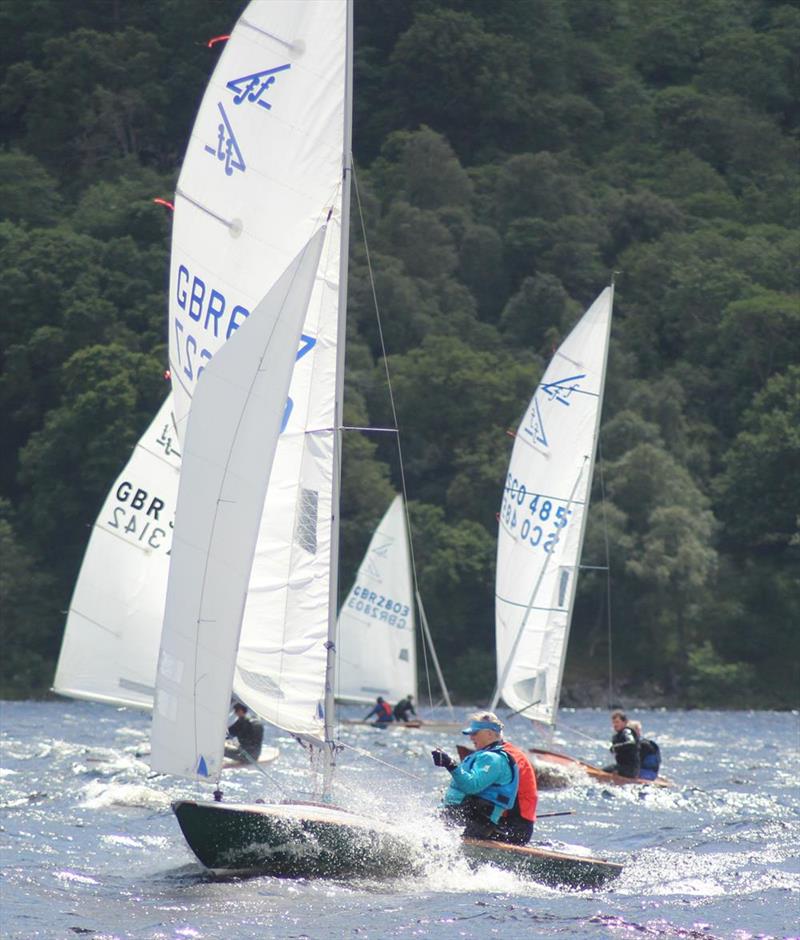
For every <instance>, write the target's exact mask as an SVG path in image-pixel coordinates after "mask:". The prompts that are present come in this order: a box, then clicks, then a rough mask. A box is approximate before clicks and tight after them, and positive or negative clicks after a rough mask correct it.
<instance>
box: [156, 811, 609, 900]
mask: <svg viewBox="0 0 800 940" xmlns="http://www.w3.org/2000/svg"><path fill="white" fill-rule="evenodd" d="M172 808H173V810H174V812H175V815H176V816H177V818H178V822H179V823H180V827H181V829H182V830H183V834H184V836H185V838H186V841H187V842H188V843H189V847H190V848H191V849H192V851H193V852H194V854H195V855H196V856H197V857H198V858H199V859H200V861H201V862H202V863H203V865H205V866H206V868H211V869H213V870H215V871H250V872H259V873H262V874H267V875H276V876H278V877H283V878H309V877H312V878H313V877H320V876H322V877H348V876H351V875H370V876H374V875H375V874H376V873H379V874H391V873H392V872H394V871H402V872H404V873H409V872H411V871H413V870H415V868H416V867H417V866H419V867H421V866H422V859H421V858H420V857H419V852H418V847H416V848H415V847H414V846H412V845H411V844H410V843H409V842H408V841H406V840H405V839H404V838H403V837H402V836H401V835H399V834H398V833H397V832H396V830H394V829H393V828H392V827H391V826H389V825H388V824H385V823H381V822H379V821H377V820H369V819H365V818H364V817H361V816H357V815H355V814H353V813H348V812H347V811H345V810H341V809H336V808H335V807H331V806H325V805H317V804H306V803H290V804H283V803H281V804H260V803H254V804H249V805H241V804H239V805H236V804H228V803H196V802H194V801H190V800H180V801H178V802H176V803H173V804H172ZM463 846H464V853H465V855H466V856H467V858H468V859H470V861H472V862H475V863H490V864H492V865H497V866H498V867H501V868H506V869H510V870H512V871H515V872H517V873H519V874H521V875H523V876H525V877H528V878H532V879H534V880H535V881H540V882H542V883H544V884H548V885H554V886H567V887H574V888H596V887H599V886H600V885H603V884H605V883H606V882H607V881H609V880H611V879H612V878H616V877H617V876H618V875H619V873H620V872H621V871H622V866H621V865H617V864H614V863H613V862H605V861H602V860H601V859H595V858H585V857H582V856H578V855H566V854H564V853H561V852H550V851H548V850H546V849H536V848H528V847H518V846H513V845H501V844H499V843H497V842H479V841H477V840H472V839H467V840H465V841H464V843H463ZM415 860H416V861H415Z"/></svg>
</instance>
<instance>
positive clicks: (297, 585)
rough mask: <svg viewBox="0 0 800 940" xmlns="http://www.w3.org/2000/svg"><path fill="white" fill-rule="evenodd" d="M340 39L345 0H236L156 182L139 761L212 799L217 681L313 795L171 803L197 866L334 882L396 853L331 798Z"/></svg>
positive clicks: (392, 844)
mask: <svg viewBox="0 0 800 940" xmlns="http://www.w3.org/2000/svg"><path fill="white" fill-rule="evenodd" d="M351 37H352V9H351V5H350V4H349V3H347V2H345V0H313V2H304V3H296V2H291V0H284V2H272V3H269V4H266V3H260V2H253V3H250V4H249V6H248V7H247V8H246V10H245V11H244V13H243V15H242V16H241V18H240V19H239V21H238V23H237V24H236V27H235V28H234V30H233V32H232V34H231V36H230V38H229V40H228V42H227V45H226V48H225V51H224V53H223V55H222V57H221V59H220V61H219V63H218V65H217V67H216V69H215V71H214V74H213V76H212V78H211V81H210V83H209V86H208V89H207V91H206V94H205V97H204V99H203V102H202V104H201V107H200V111H199V113H198V117H197V121H196V123H195V126H194V129H193V131H192V136H191V139H190V142H189V146H188V149H187V154H186V158H185V160H184V164H183V168H182V171H181V175H180V179H179V181H178V187H177V192H176V200H175V215H174V225H173V243H172V244H173V251H172V262H171V266H172V270H171V288H170V323H171V328H170V366H171V371H172V376H173V395H174V399H175V412H176V426H177V430H178V433H179V436H180V438H181V443H182V453H183V459H182V466H181V476H180V487H179V492H178V501H177V509H176V515H175V531H174V538H173V548H172V559H171V565H170V572H169V582H168V586H167V601H166V609H165V615H164V625H163V631H162V635H161V651H160V655H159V665H158V672H157V677H156V705H155V708H154V713H153V727H152V735H151V741H152V755H151V760H152V766H153V767H154V769H156V770H159V771H162V772H164V773H170V774H176V775H180V776H184V777H187V778H189V779H194V780H201V781H202V780H205V781H208V782H210V783H213V784H214V785H215V787H216V788H217V791H218V790H219V785H220V773H221V764H222V747H223V738H224V733H225V717H226V716H227V712H228V706H229V701H230V696H231V692H232V691H233V694H234V695H236V696H237V697H238V698H239V699H241V700H242V701H244V702H246V703H247V704H248V705H249V706H250V708H251V709H253V710H254V711H255V712H256V713H257V714H258V715H259V716H260V717H261V718H263V719H266V720H267V721H269V722H270V723H272V724H273V725H275V726H277V727H278V728H280V729H283V730H285V731H287V732H289V733H290V734H292V735H293V736H295V737H296V738H297V739H298V740H299V741H301V742H302V743H303V744H304V745H305V746H306V747H307V748H309V749H310V751H311V754H312V758H313V760H314V761H315V762H316V764H317V765H319V764H321V768H322V769H321V787H320V788H319V792H316V791H315V793H316V796H317V799H316V800H312V801H311V802H308V801H302V800H296V801H293V802H284V803H274V804H265V803H260V802H259V803H254V804H248V805H236V806H234V805H231V804H228V803H225V802H220V801H217V799H215V800H214V801H209V802H204V801H195V800H180V801H178V802H176V803H175V804H174V805H173V809H174V812H175V814H176V817H177V819H178V822H179V824H180V826H181V828H182V830H183V833H184V836H185V837H186V839H187V842H188V843H189V845H190V847H191V848H192V850H193V851H194V853H195V854H196V855H197V857H198V858H199V859H200V861H201V862H202V863H203V864H205V865H206V866H208V867H210V868H214V869H226V870H231V869H234V870H241V869H257V870H259V871H262V872H267V873H272V874H278V875H322V874H346V873H352V872H357V871H362V870H366V869H369V868H371V867H374V866H375V865H380V866H384V865H387V864H393V863H395V862H401V861H403V860H404V859H406V858H407V857H408V851H409V850H408V845H407V844H406V843H405V842H404V841H403V840H401V839H400V838H399V837H398V836H397V835H396V833H395V832H394V831H393V830H392V829H391V827H389V826H388V825H387V824H385V823H382V822H381V821H376V820H372V819H368V818H366V817H364V816H361V815H358V814H354V813H349V812H347V811H345V810H341V809H338V808H335V807H333V806H331V805H330V802H331V790H332V778H333V770H334V764H335V758H336V752H337V743H336V741H335V739H334V722H335V715H334V675H335V650H336V583H337V562H338V525H339V468H340V453H341V451H340V430H339V429H340V428H341V413H342V412H341V403H342V392H343V365H344V362H343V360H344V335H345V334H344V311H345V298H346V278H347V246H348V224H347V223H348V217H349V185H350V173H351V171H350V122H351V101H352V38H351ZM215 795H216V796H217V797H221V793H219V792H217V793H216V794H215Z"/></svg>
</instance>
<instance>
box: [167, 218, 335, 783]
mask: <svg viewBox="0 0 800 940" xmlns="http://www.w3.org/2000/svg"><path fill="white" fill-rule="evenodd" d="M324 235H325V230H324V228H323V229H320V231H319V232H318V233H317V234H316V235H315V236H314V238H313V239H312V240H311V241H310V242H309V244H308V245H307V246H306V247H305V248H304V249H303V250H302V251H301V253H300V254H299V255H298V256H297V258H296V259H295V260H294V261H293V262H292V264H291V265H290V266H289V267H288V268H287V269H286V271H285V272H284V274H283V275H282V276H281V277H280V278H279V279H278V281H277V282H276V283H275V285H274V286H273V287H272V288H271V290H270V291H269V293H268V294H267V295H266V297H265V298H264V300H263V301H262V303H260V304H259V305H258V306H257V307H256V309H255V310H254V311H253V314H252V316H251V317H249V318H248V320H247V322H246V323H245V324H243V326H242V327H241V328H240V329H239V330H238V331H237V334H236V335H235V336H234V337H232V338H231V340H230V341H229V342H228V343H226V345H225V346H224V347H223V348H222V349H221V350H219V351H218V352H217V354H216V355H215V357H214V359H213V360H212V361H211V362H210V363H209V365H208V366H207V367H206V370H205V373H204V375H203V378H202V380H201V381H200V383H199V384H198V386H197V388H196V390H195V395H194V401H193V403H192V410H191V413H190V415H189V421H188V422H187V425H186V433H185V438H184V453H183V463H182V468H181V479H180V486H179V489H178V505H177V510H176V514H175V533H174V539H173V547H172V560H171V564H170V573H169V583H168V586H167V602H166V610H165V613H164V628H163V631H162V635H161V651H160V654H159V662H158V672H157V676H156V700H155V709H154V712H153V729H152V735H151V742H152V757H151V764H152V767H153V769H154V770H158V771H162V772H164V773H174V774H179V775H181V776H187V777H192V776H195V775H197V776H201V777H207V776H212V775H217V774H218V772H219V770H220V767H221V763H222V751H223V741H224V737H225V730H226V728H225V720H226V718H227V715H228V711H229V706H230V693H231V683H232V680H233V670H234V664H235V660H236V651H237V648H238V645H239V631H240V627H241V622H242V611H243V607H244V600H245V596H246V592H247V582H248V577H249V571H250V562H251V560H252V556H253V551H254V549H255V544H256V539H257V536H258V527H259V520H260V518H261V510H262V508H263V505H264V497H265V494H266V490H267V482H268V480H269V475H270V469H271V467H272V462H273V456H274V453H275V448H276V446H277V440H278V434H279V432H280V426H281V420H282V407H281V405H282V403H283V401H285V398H286V394H287V392H288V389H289V382H290V379H291V375H292V368H293V365H294V355H295V350H296V348H297V342H298V339H299V336H300V330H301V328H302V324H303V319H304V317H305V313H306V310H307V308H308V302H309V298H310V295H311V289H312V286H313V284H314V278H315V276H316V273H317V268H318V265H319V257H320V252H321V249H322V243H323V239H324ZM321 678H322V676H320V677H318V694H321V693H322V688H321V683H320V682H319V680H320V679H321Z"/></svg>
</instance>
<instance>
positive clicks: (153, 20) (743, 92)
mask: <svg viewBox="0 0 800 940" xmlns="http://www.w3.org/2000/svg"><path fill="white" fill-rule="evenodd" d="M243 7H244V2H243V0H137V2H135V3H123V2H119V0H70V2H64V0H37V2H35V3H33V2H31V0H4V2H3V4H2V6H0V33H1V34H2V35H3V37H4V39H5V41H4V42H3V44H2V46H0V122H2V139H3V141H4V147H3V149H2V151H0V212H1V213H2V222H0V270H1V271H2V275H1V280H0V348H2V353H3V366H2V376H0V409H2V420H3V448H2V452H1V453H0V492H1V493H2V500H1V501H0V545H2V570H1V571H0V592H1V594H2V606H3V620H4V636H3V641H2V644H3V645H2V649H3V657H2V660H1V662H2V665H0V693H2V694H3V695H5V696H13V695H28V694H37V693H40V692H42V691H43V690H45V689H46V688H47V687H48V686H49V684H50V682H51V680H52V673H53V669H54V663H55V658H56V656H57V653H58V648H59V644H60V639H61V632H62V629H63V623H64V611H65V610H66V608H67V606H68V603H69V597H70V593H71V590H72V587H73V584H74V580H75V577H76V574H77V571H78V567H79V565H80V560H81V556H82V553H83V550H84V548H85V546H86V542H87V539H88V535H89V527H90V526H91V525H92V523H93V521H94V518H95V516H96V514H97V511H98V509H99V507H100V504H101V502H102V500H103V497H104V495H105V493H106V491H107V489H108V487H109V486H110V485H111V483H112V482H113V480H114V478H115V475H116V474H117V473H118V472H119V470H120V469H121V467H122V466H123V464H124V463H125V461H126V460H127V458H128V456H129V454H130V452H131V449H132V448H133V446H134V444H135V442H136V440H137V439H138V438H139V436H140V435H141V433H142V432H143V430H144V428H145V427H146V425H147V424H148V423H149V421H150V420H151V419H152V417H153V415H154V413H155V411H156V409H157V407H158V406H159V404H160V403H161V401H162V400H163V397H164V396H165V394H166V392H167V386H166V383H165V382H164V379H163V372H164V370H165V368H166V362H167V355H166V335H165V325H166V316H165V313H166V292H167V286H168V284H167V282H168V257H169V236H170V223H171V219H170V216H169V213H167V212H166V211H164V210H163V209H161V208H159V207H158V206H156V205H154V204H153V198H154V197H156V196H159V197H162V198H165V199H169V198H171V193H172V191H173V189H174V185H175V180H176V178H177V174H178V171H179V168H180V161H181V159H182V154H183V150H184V148H185V145H186V140H187V137H188V134H189V130H190V128H191V125H192V122H193V120H194V115H195V112H196V108H197V106H198V103H199V101H200V98H201V96H202V93H203V90H204V87H205V83H206V81H207V79H208V76H209V74H210V73H211V71H212V69H213V67H214V64H215V62H216V59H217V57H218V55H219V48H220V47H219V46H217V47H215V48H214V49H208V48H207V46H206V41H207V40H208V39H209V38H210V37H213V36H217V35H220V34H224V33H226V32H228V31H229V30H230V28H231V26H232V25H233V23H234V21H235V20H236V18H237V17H238V15H239V14H240V12H241V10H242V9H243ZM355 15H356V80H355V127H354V146H355V159H356V166H357V188H358V194H359V200H360V205H361V209H362V211H363V216H364V219H365V224H366V234H367V239H368V244H369V251H370V257H371V261H372V265H373V267H374V271H375V278H376V292H377V298H378V302H379V304H380V310H381V318H382V325H383V330H384V335H385V341H386V345H387V348H388V351H389V368H390V371H391V374H392V377H393V385H394V390H395V394H396V398H397V405H398V412H399V423H400V431H401V439H402V443H403V450H404V456H405V470H406V479H407V485H408V491H409V496H410V497H411V499H412V501H413V503H412V522H413V526H414V533H413V535H414V545H415V551H416V559H417V565H418V570H419V577H420V587H421V591H422V595H423V597H424V599H425V603H426V609H427V613H428V617H429V620H430V622H431V627H432V630H433V633H434V636H435V639H436V642H437V647H438V651H439V654H440V658H441V659H442V662H443V666H444V669H445V673H446V676H447V678H448V681H449V682H450V683H452V686H453V688H454V689H455V690H456V691H457V692H458V693H459V694H460V696H461V697H462V698H463V699H464V700H465V701H481V700H485V698H486V695H487V694H488V692H489V691H490V689H491V687H492V685H493V679H494V653H493V624H494V553H495V543H496V532H497V523H496V513H497V511H498V509H499V506H500V501H501V496H502V486H503V481H504V477H505V468H506V463H507V460H508V455H509V452H510V445H511V441H510V439H509V437H508V436H507V434H506V430H507V429H508V428H511V427H515V426H516V424H517V422H518V421H519V418H520V415H521V413H522V412H523V410H524V408H525V406H526V404H527V401H528V399H529V397H530V395H531V392H532V390H533V389H534V387H535V385H536V383H537V381H538V379H539V377H540V375H541V373H542V371H543V368H544V365H545V363H546V361H547V359H548V357H549V356H550V354H551V351H552V350H553V348H554V347H555V346H556V345H557V344H558V342H559V339H560V338H561V337H563V336H564V335H566V333H567V332H568V331H569V329H570V327H571V325H572V324H573V323H574V322H575V321H576V319H577V318H578V316H579V315H580V313H581V312H582V310H583V309H585V307H586V306H588V304H589V303H590V302H591V301H592V300H593V299H594V297H595V296H596V295H597V294H598V293H599V292H600V291H601V290H602V288H603V287H604V286H605V285H606V284H607V283H608V281H609V279H610V276H611V273H612V271H617V272H619V273H618V275H617V289H616V307H615V323H614V328H613V334H612V347H611V354H610V361H609V372H608V379H607V396H606V403H605V408H604V420H603V427H602V433H601V459H599V460H598V467H597V472H596V473H595V490H594V496H593V508H592V511H591V518H590V526H589V531H588V536H587V542H586V547H585V550H584V558H583V560H584V563H585V564H587V565H601V566H602V565H605V563H606V548H605V542H606V536H607V540H608V546H609V554H610V570H611V613H612V624H613V637H614V661H615V668H616V671H617V677H618V679H619V680H620V681H621V682H622V688H623V694H622V695H621V696H619V697H620V698H621V700H623V701H624V688H626V687H628V688H630V687H631V686H642V685H647V684H651V685H655V686H658V687H660V688H662V689H663V690H664V691H665V692H666V693H667V694H668V695H669V696H670V697H671V699H672V701H674V702H675V703H677V704H710V705H731V706H734V705H735V706H743V705H746V704H756V705H758V704H763V705H778V706H786V705H789V704H792V703H794V704H796V702H797V688H798V686H799V684H800V675H799V674H798V662H800V641H799V640H798V635H799V633H800V631H798V623H800V534H799V532H798V523H799V521H800V303H799V302H798V278H799V277H800V265H798V261H799V260H800V250H799V248H800V235H799V234H798V221H800V211H798V207H799V204H800V171H799V170H798V159H797V157H798V153H797V142H798V129H799V128H800V8H798V6H797V4H796V3H791V2H783V3H782V2H780V0H660V2H657V3H656V2H650V0H602V2H600V3H598V2H597V0H525V2H520V0H492V2H484V0H449V2H448V0H404V2H398V0H357V2H356V14H355ZM353 205H354V211H353V222H352V251H351V255H352V259H351V267H350V299H349V310H348V314H349V321H348V349H347V363H348V374H347V386H346V421H347V422H348V423H350V424H359V425H364V424H368V423H372V424H374V425H379V426H385V425H386V423H387V422H389V421H391V413H390V409H389V400H388V396H387V392H386V383H385V379H384V371H383V365H382V363H381V361H380V359H379V352H380V346H379V340H378V334H377V327H376V319H375V312H374V307H373V300H372V290H371V286H370V281H369V273H368V268H367V262H366V252H365V249H364V240H363V237H362V235H361V222H360V218H359V212H358V206H359V202H358V201H357V200H356V198H355V192H354V199H353ZM344 478H345V481H346V482H345V491H344V496H343V508H344V513H345V520H346V521H345V526H344V531H343V552H344V555H343V563H342V589H343V591H346V590H347V588H348V587H349V585H348V581H349V578H350V577H351V576H352V573H353V572H354V570H355V567H356V566H357V564H358V561H359V558H360V555H361V553H362V552H363V550H364V548H365V546H366V544H367V542H368V540H369V537H370V534H371V530H372V527H373V526H374V525H375V524H376V522H377V520H378V519H379V518H380V516H381V515H382V513H383V511H384V510H385V508H386V506H387V505H388V502H389V500H390V498H391V496H392V494H393V493H394V492H395V491H396V490H397V489H398V487H399V470H398V464H397V458H396V453H395V450H394V448H393V446H392V445H391V443H390V442H389V441H388V440H387V441H386V442H385V443H384V442H383V441H379V442H376V441H375V439H374V437H373V438H370V439H367V438H365V437H361V436H359V435H357V434H351V435H349V436H348V437H347V442H346V451H345V471H344ZM601 483H602V485H603V487H604V490H605V503H604V509H603V503H602V502H601V499H600V488H601ZM606 610H607V603H606V578H605V575H604V574H603V573H599V572H586V573H584V575H583V576H582V578H581V581H580V584H579V589H578V605H577V609H576V613H575V618H574V622H573V632H572V640H571V644H570V653H569V659H568V676H572V681H573V682H580V681H581V680H582V679H583V678H586V679H589V678H596V679H604V677H605V668H606V667H605V661H606V658H607V639H606V635H607V629H606ZM623 680H624V681H623ZM625 682H627V683H628V686H626V685H625Z"/></svg>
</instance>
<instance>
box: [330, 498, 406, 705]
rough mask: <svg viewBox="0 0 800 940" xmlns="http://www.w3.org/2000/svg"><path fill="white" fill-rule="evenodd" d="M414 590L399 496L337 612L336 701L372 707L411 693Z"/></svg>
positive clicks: (403, 513)
mask: <svg viewBox="0 0 800 940" xmlns="http://www.w3.org/2000/svg"><path fill="white" fill-rule="evenodd" d="M415 644H416V637H415V630H414V588H413V585H412V581H411V557H410V553H409V547H408V532H407V530H406V515H405V507H404V506H403V497H402V496H399V495H398V496H396V497H395V498H394V500H393V501H392V504H391V505H390V506H389V508H388V509H387V510H386V513H385V515H384V517H383V519H382V520H381V522H380V524H379V525H378V528H377V529H376V530H375V533H374V534H373V536H372V540H371V541H370V543H369V547H368V548H367V552H366V554H365V555H364V560H363V561H362V562H361V567H360V568H359V569H358V573H357V574H356V579H355V583H354V584H353V587H352V588H351V590H350V593H349V594H348V595H347V598H346V600H345V602H344V604H343V605H342V609H341V611H340V612H339V625H338V631H337V640H336V650H337V658H336V662H337V680H338V681H337V685H336V697H337V698H338V699H341V700H343V701H348V702H363V703H367V702H372V701H374V700H375V697H376V696H378V695H381V696H383V697H384V698H385V699H387V700H388V701H395V702H396V701H397V700H398V699H400V698H403V697H404V696H406V695H409V694H411V695H414V696H415V697H416V694H417V663H416V649H415Z"/></svg>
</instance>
